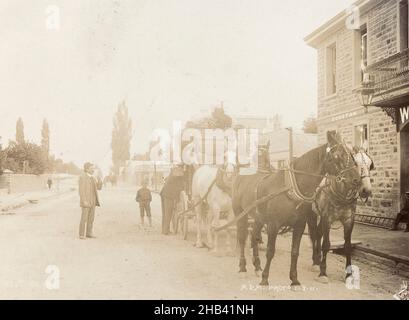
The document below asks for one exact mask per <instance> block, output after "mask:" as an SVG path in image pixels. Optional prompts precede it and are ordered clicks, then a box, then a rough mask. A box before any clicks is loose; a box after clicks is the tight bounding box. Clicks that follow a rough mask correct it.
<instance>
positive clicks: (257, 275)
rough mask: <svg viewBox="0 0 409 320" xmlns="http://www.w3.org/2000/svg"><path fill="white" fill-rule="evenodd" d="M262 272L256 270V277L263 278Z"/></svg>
mask: <svg viewBox="0 0 409 320" xmlns="http://www.w3.org/2000/svg"><path fill="white" fill-rule="evenodd" d="M261 273H262V272H261V271H259V270H256V271H254V274H255V275H256V277H257V278H260V277H261Z"/></svg>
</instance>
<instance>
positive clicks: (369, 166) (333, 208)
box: [308, 148, 375, 283]
mask: <svg viewBox="0 0 409 320" xmlns="http://www.w3.org/2000/svg"><path fill="white" fill-rule="evenodd" d="M353 158H354V160H355V163H356V164H357V166H358V172H359V173H360V175H361V188H360V190H359V192H357V190H356V189H355V186H353V185H351V184H350V183H349V182H348V181H333V180H332V181H331V180H328V179H326V178H325V179H324V180H323V181H322V183H321V185H320V187H319V188H318V190H317V198H316V201H315V202H314V204H313V206H312V210H313V211H314V213H316V214H312V215H311V216H310V217H311V220H310V221H309V222H308V226H309V230H310V237H311V240H312V244H313V270H316V269H318V270H319V271H320V274H319V276H318V278H317V280H318V281H319V282H322V283H328V282H329V280H328V276H327V254H328V251H329V249H330V247H331V243H330V230H331V225H332V223H333V222H335V221H340V222H341V223H342V225H343V228H344V241H345V243H344V252H345V256H346V269H345V270H346V279H348V278H350V277H351V276H352V275H353V268H352V263H351V253H352V244H351V238H352V231H353V228H354V215H355V212H356V206H357V201H358V197H361V199H362V198H364V199H368V198H369V197H370V196H371V194H372V191H371V189H372V186H371V179H370V172H371V171H372V170H374V169H375V166H374V162H373V160H372V159H371V157H370V156H369V155H368V154H367V153H366V152H365V151H364V150H363V149H358V148H354V149H353ZM317 218H319V219H320V222H319V225H318V226H317ZM311 222H312V223H311ZM321 241H322V242H321Z"/></svg>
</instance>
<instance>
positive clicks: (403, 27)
mask: <svg viewBox="0 0 409 320" xmlns="http://www.w3.org/2000/svg"><path fill="white" fill-rule="evenodd" d="M408 14H409V6H408V0H402V1H400V2H399V34H400V49H401V51H403V50H405V49H407V48H408V45H409V25H408Z"/></svg>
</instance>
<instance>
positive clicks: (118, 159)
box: [111, 102, 132, 174]
mask: <svg viewBox="0 0 409 320" xmlns="http://www.w3.org/2000/svg"><path fill="white" fill-rule="evenodd" d="M113 125H114V128H113V130H112V141H111V149H112V163H113V165H114V170H115V172H116V173H117V174H118V173H119V168H120V167H123V166H125V163H126V161H127V160H129V159H130V157H131V152H130V148H131V139H132V120H131V119H130V118H129V115H128V108H127V106H126V105H125V102H122V103H121V104H120V105H119V106H118V111H117V112H116V113H115V115H114V120H113Z"/></svg>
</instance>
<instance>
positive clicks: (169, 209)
mask: <svg viewBox="0 0 409 320" xmlns="http://www.w3.org/2000/svg"><path fill="white" fill-rule="evenodd" d="M184 188H185V179H184V172H183V166H176V167H174V168H173V169H172V170H171V173H170V175H169V177H168V178H167V179H166V182H165V184H164V186H163V188H162V191H161V192H160V197H161V202H162V234H164V235H169V234H170V224H171V222H172V218H173V215H174V213H175V208H176V204H177V202H178V200H179V199H180V193H181V192H182V190H184Z"/></svg>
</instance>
